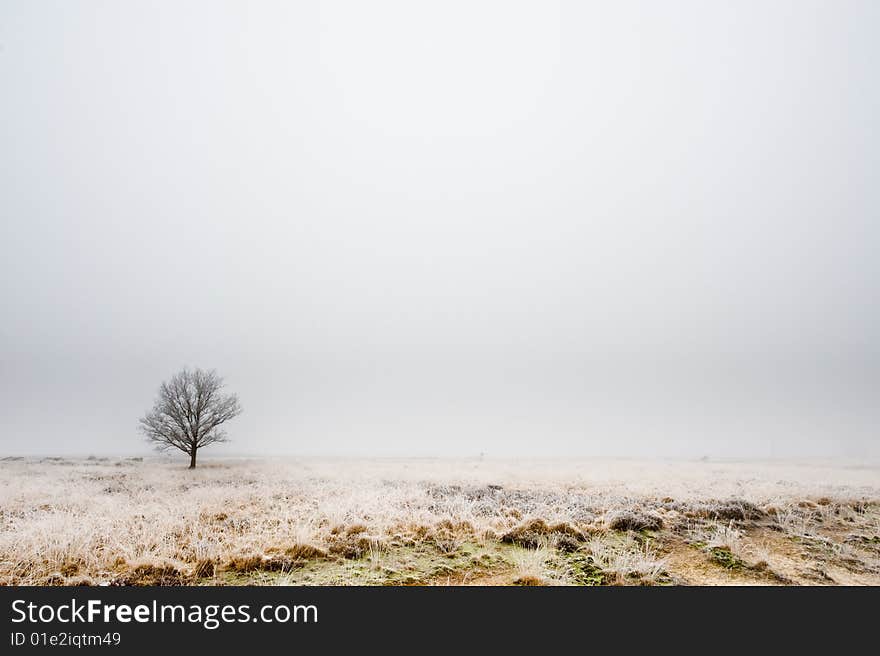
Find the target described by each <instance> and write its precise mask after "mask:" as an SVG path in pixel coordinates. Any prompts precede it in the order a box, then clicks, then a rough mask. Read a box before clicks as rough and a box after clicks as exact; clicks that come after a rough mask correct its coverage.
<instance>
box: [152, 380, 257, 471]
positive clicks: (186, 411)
mask: <svg viewBox="0 0 880 656" xmlns="http://www.w3.org/2000/svg"><path fill="white" fill-rule="evenodd" d="M222 388H223V378H221V377H220V376H219V375H218V374H217V372H216V371H214V370H213V369H212V370H210V371H203V370H202V369H195V370H194V371H190V370H189V369H184V370H183V371H181V372H180V373H178V374H177V375H175V376H174V377H173V378H172V379H171V380H169V381H168V382H165V383H162V386H161V387H160V388H159V396H158V397H157V398H156V402H155V403H154V404H153V409H152V410H150V412H148V413H147V414H146V416H145V417H143V418H142V419H141V420H140V429H141V432H142V433H144V435H146V436H147V440H148V441H150V442H152V443H153V444H155V445H156V447H157V448H159V449H160V450H163V451H165V450H169V449H180V450H181V451H183V452H184V453H186V454H188V455H189V468H190V469H195V466H196V453H197V452H198V450H199V449H201V448H202V447H203V446H208V445H209V444H216V443H218V442H225V441H226V432H225V431H224V430H223V429H222V428H221V426H222V425H223V424H225V423H226V422H227V421H229V420H230V419H233V418H234V417H237V416H238V415H239V414H240V413H241V405H239V403H238V397H237V396H235V394H223V393H221V389H222Z"/></svg>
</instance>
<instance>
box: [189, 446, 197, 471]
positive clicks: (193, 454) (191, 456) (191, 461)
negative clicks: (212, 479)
mask: <svg viewBox="0 0 880 656" xmlns="http://www.w3.org/2000/svg"><path fill="white" fill-rule="evenodd" d="M189 468H190V469H195V468H196V450H195V449H193V450H192V451H190V452H189Z"/></svg>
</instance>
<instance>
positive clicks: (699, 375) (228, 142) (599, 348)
mask: <svg viewBox="0 0 880 656" xmlns="http://www.w3.org/2000/svg"><path fill="white" fill-rule="evenodd" d="M90 6H92V7H93V9H94V11H82V6H74V5H72V4H62V3H57V4H56V3H44V2H27V3H24V2H8V3H4V5H3V7H2V8H0V84H2V86H3V89H4V102H3V103H0V217H2V218H0V278H2V282H0V303H2V307H3V321H2V322H0V340H2V345H3V346H2V350H0V417H2V419H0V456H6V455H13V456H18V455H36V456H56V455H79V456H86V455H90V454H94V455H97V456H105V455H129V454H130V455H145V454H148V453H151V452H152V449H151V448H150V446H149V445H148V444H147V443H146V442H145V441H144V439H143V437H142V436H141V435H139V434H138V431H137V421H138V418H139V417H141V416H143V414H144V412H145V411H147V410H148V409H149V408H150V406H151V404H152V402H153V399H154V397H155V395H156V390H157V388H158V386H159V385H160V383H161V382H162V381H163V380H167V379H168V378H169V377H170V376H172V375H173V374H174V373H175V372H177V371H178V370H179V369H180V368H182V367H184V366H190V367H202V368H205V369H216V370H217V371H218V372H219V374H220V375H221V376H223V377H224V378H225V380H226V383H227V389H228V390H229V391H231V392H235V393H236V394H237V395H238V396H239V398H240V399H241V403H242V406H243V409H244V412H243V414H242V415H241V416H240V417H238V418H237V419H235V420H234V421H232V422H230V424H229V426H228V431H229V434H230V438H231V442H230V443H229V444H228V445H218V446H212V447H211V448H210V449H209V450H207V451H206V452H205V457H207V458H210V457H222V456H224V455H238V454H240V455H245V454H247V455H274V454H278V455H304V456H309V455H322V456H352V457H355V456H376V457H379V456H432V457H443V456H476V455H478V454H480V453H485V454H486V455H487V456H488V457H546V458H552V457H576V456H603V457H645V458H689V459H693V458H700V457H703V456H708V457H709V458H846V459H874V460H876V459H877V458H880V440H878V438H877V435H878V432H877V427H878V420H880V404H878V391H880V310H878V303H877V299H878V298H880V265H878V260H877V255H876V254H877V247H878V246H880V223H878V221H877V218H878V217H880V187H878V185H877V184H876V182H875V177H876V170H877V153H878V152H880V142H878V140H880V132H878V130H877V129H876V126H877V116H878V105H880V81H878V77H877V75H876V71H875V68H876V66H875V61H876V60H877V58H878V46H877V45H876V38H875V32H876V30H875V26H876V25H878V19H880V5H878V4H877V3H871V2H857V1H850V2H841V3H833V4H832V3H822V2H803V3H798V4H797V5H787V4H784V3H769V4H767V3H753V2H743V3H737V4H736V5H729V4H727V3H720V2H710V3H706V2H680V3H671V4H669V5H666V4H665V3H664V6H659V5H655V4H654V3H648V2H627V3H615V4H614V5H613V6H605V5H602V4H598V3H572V2H558V3H546V2H541V3H537V2H534V3H529V2H523V3H501V2H476V3H461V2H452V3H444V4H443V5H442V7H441V6H439V5H438V6H420V5H412V4H410V3H405V2H378V3H369V4H368V5H365V4H361V3H355V2H350V3H349V2H323V3H314V2H306V3H297V5H296V6H288V5H285V4H283V3H282V4H271V3H260V4H248V5H246V6H245V5H243V4H228V3H213V2H192V3H185V4H179V3H145V4H140V3H118V4H117V3H113V4H95V5H90Z"/></svg>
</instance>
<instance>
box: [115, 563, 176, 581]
mask: <svg viewBox="0 0 880 656" xmlns="http://www.w3.org/2000/svg"><path fill="white" fill-rule="evenodd" d="M191 582H192V577H190V576H188V575H187V574H185V573H184V572H182V571H180V570H179V569H177V568H176V567H175V566H174V565H171V564H163V565H153V564H150V563H144V564H142V565H137V566H136V567H134V568H133V569H131V570H129V571H128V572H126V573H125V574H123V575H122V576H119V577H117V578H115V579H114V580H113V581H112V583H111V585H135V586H145V585H187V584H189V583H191Z"/></svg>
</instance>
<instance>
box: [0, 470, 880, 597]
mask: <svg viewBox="0 0 880 656" xmlns="http://www.w3.org/2000/svg"><path fill="white" fill-rule="evenodd" d="M185 465H186V463H182V462H179V461H176V460H168V459H160V458H146V459H141V458H94V457H92V458H82V459H75V458H42V459H36V458H32V459H29V458H5V459H2V460H0V583H4V584H11V585H25V584H36V585H149V584H158V585H242V584H265V585H445V584H453V585H471V584H475V585H731V584H734V585H735V584H747V585H833V584H848V585H858V584H866V585H878V584H880V467H878V466H874V465H866V464H861V465H859V464H852V463H850V464H847V463H841V462H817V461H804V462H754V461H752V462H747V461H737V462H734V461H724V462H715V461H711V462H709V461H706V462H704V461H700V462H673V461H651V462H646V461H636V460H590V459H584V460H489V459H485V460H484V459H362V460H342V459H336V460H334V459H281V460H270V459H234V460H233V459H215V460H208V459H206V461H205V462H204V464H202V465H200V466H199V468H197V469H195V470H188V469H187V468H186V466H185Z"/></svg>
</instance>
